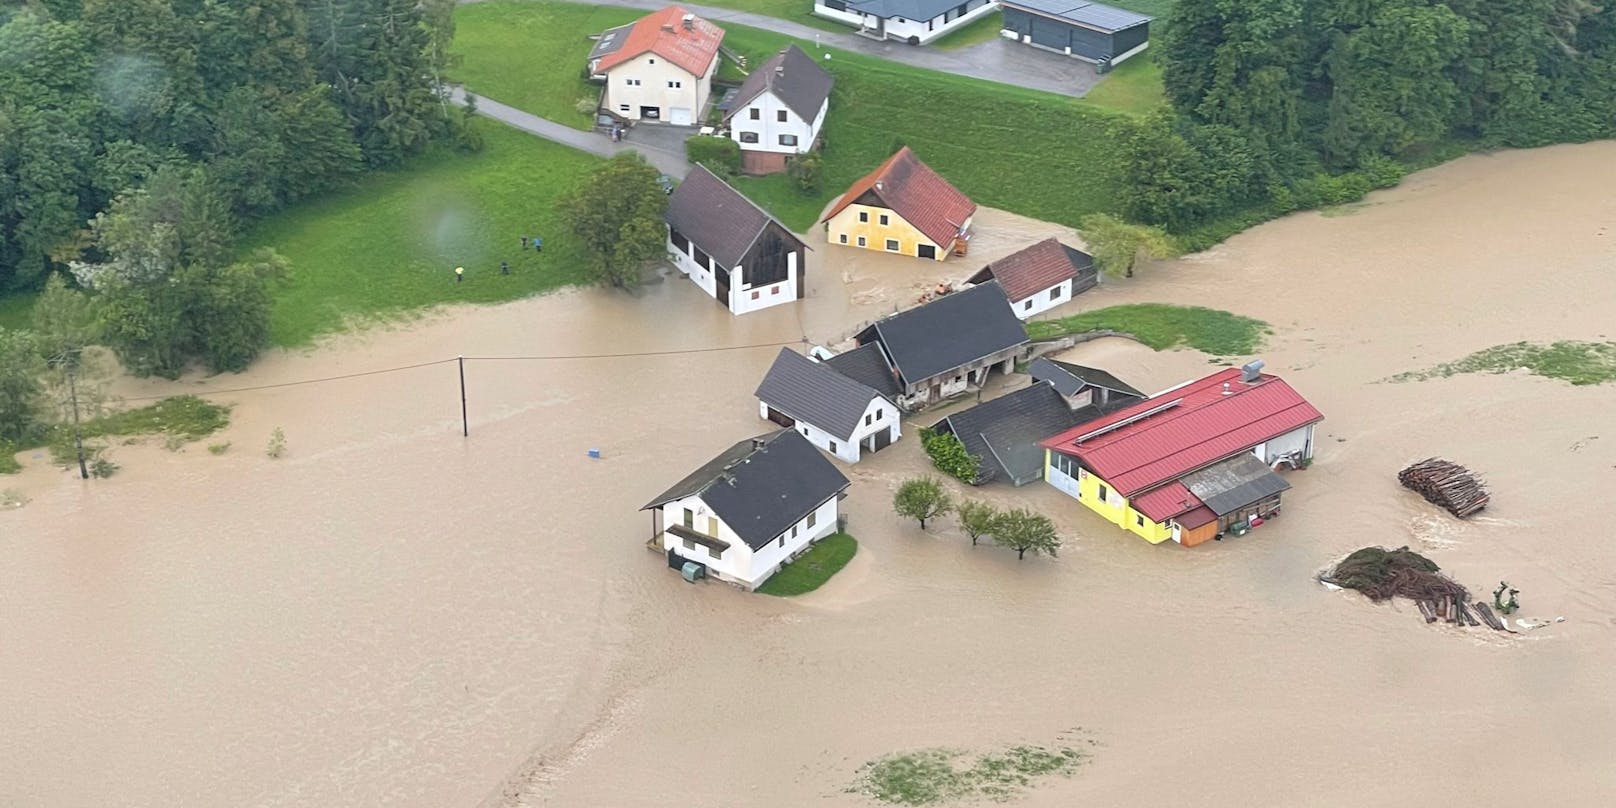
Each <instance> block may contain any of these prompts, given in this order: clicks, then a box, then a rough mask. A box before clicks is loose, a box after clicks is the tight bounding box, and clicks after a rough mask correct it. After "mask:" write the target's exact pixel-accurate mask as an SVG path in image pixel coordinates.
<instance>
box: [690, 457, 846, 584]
mask: <svg viewBox="0 0 1616 808" xmlns="http://www.w3.org/2000/svg"><path fill="white" fill-rule="evenodd" d="M720 484H721V483H720ZM837 506H838V502H837V498H836V497H831V498H830V499H829V500H828V501H826V502H825V503H823V504H821V505H820V506H819V507H818V508H816V509H814V511H813V512H812V513H811V514H809V515H808V516H805V517H803V518H802V519H801V520H800V521H798V522H797V524H795V525H793V526H792V527H790V528H787V529H786V531H785V532H784V533H782V534H780V536H778V537H776V538H775V539H774V540H772V541H770V542H769V543H768V545H767V546H765V547H763V548H761V549H759V550H756V551H754V550H753V549H752V548H751V547H749V546H747V544H746V542H745V541H744V540H742V539H741V537H739V536H737V535H735V531H733V530H730V528H729V525H727V524H724V521H723V520H722V519H717V517H716V516H715V515H714V514H713V513H712V509H710V508H708V507H707V504H706V503H705V502H703V501H702V499H701V496H700V495H697V496H692V497H686V498H684V499H680V500H675V501H673V502H669V503H667V504H665V505H663V506H662V519H663V522H662V524H663V525H664V526H672V525H683V524H684V518H685V513H686V512H687V511H688V512H690V513H691V515H692V521H693V523H694V525H695V527H694V529H695V530H696V531H697V532H700V533H708V534H709V535H715V537H716V538H719V539H722V540H724V541H726V542H729V545H730V546H729V549H727V550H724V551H723V554H722V555H721V556H719V557H717V558H715V557H713V554H712V552H711V551H710V550H709V549H708V548H707V547H706V546H704V545H701V544H696V543H692V545H693V547H687V546H685V540H684V539H681V538H679V537H678V536H675V535H673V534H671V533H667V532H664V533H663V534H662V549H663V551H664V552H666V551H667V550H672V551H674V552H675V553H676V554H678V555H679V556H680V557H682V558H685V559H687V560H690V561H695V562H699V563H701V564H704V565H706V567H707V572H708V574H709V575H712V576H713V577H715V578H718V579H720V580H724V581H728V582H730V583H735V584H740V585H741V586H744V587H746V588H747V589H756V588H757V586H758V585H759V584H761V583H763V582H764V581H766V580H768V578H769V576H771V575H773V574H774V573H775V572H776V571H777V570H778V569H779V568H780V565H781V563H783V562H784V561H786V560H787V559H789V558H793V557H795V556H796V555H798V554H799V553H801V552H802V551H804V550H806V549H807V548H808V546H809V545H810V544H812V543H813V542H816V541H818V540H820V539H822V538H824V537H826V536H829V535H830V534H832V533H835V532H836V518H837V515H838V511H837ZM709 517H711V518H713V519H717V523H716V527H717V531H716V532H715V531H711V530H710V528H711V527H712V526H713V523H711V522H709ZM809 522H812V523H813V524H811V525H810V524H809Z"/></svg>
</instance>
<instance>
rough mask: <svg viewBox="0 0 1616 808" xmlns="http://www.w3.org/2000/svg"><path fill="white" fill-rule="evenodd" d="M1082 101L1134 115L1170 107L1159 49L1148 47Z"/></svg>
mask: <svg viewBox="0 0 1616 808" xmlns="http://www.w3.org/2000/svg"><path fill="white" fill-rule="evenodd" d="M1083 103H1085V104H1092V105H1094V106H1096V107H1100V108H1101V109H1112V110H1116V111H1118V112H1127V113H1131V114H1134V115H1145V114H1148V113H1151V112H1155V111H1156V110H1158V109H1162V108H1164V107H1166V106H1167V96H1166V94H1165V93H1163V92H1162V75H1161V65H1159V64H1157V63H1156V51H1153V50H1147V51H1145V52H1144V53H1141V54H1139V55H1137V56H1135V57H1133V58H1132V59H1129V60H1128V61H1126V62H1123V63H1122V66H1121V67H1119V68H1117V69H1115V70H1113V71H1111V72H1110V73H1107V74H1106V76H1105V79H1104V80H1103V81H1101V82H1100V83H1099V84H1096V85H1094V89H1092V90H1089V92H1088V95H1085V96H1083Z"/></svg>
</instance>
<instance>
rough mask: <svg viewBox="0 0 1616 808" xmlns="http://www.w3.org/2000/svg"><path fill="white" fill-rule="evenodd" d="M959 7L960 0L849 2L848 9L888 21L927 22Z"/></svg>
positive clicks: (866, 0) (874, 0)
mask: <svg viewBox="0 0 1616 808" xmlns="http://www.w3.org/2000/svg"><path fill="white" fill-rule="evenodd" d="M958 5H960V0H848V3H847V8H848V10H850V11H856V12H859V13H861V14H874V15H875V16H877V17H880V18H882V19H886V20H890V19H892V18H894V17H902V18H903V19H906V20H914V21H915V22H925V21H927V20H930V19H932V18H933V17H941V16H942V15H943V14H944V12H947V11H948V10H949V9H951V8H954V7H956V6H958Z"/></svg>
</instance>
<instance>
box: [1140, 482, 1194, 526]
mask: <svg viewBox="0 0 1616 808" xmlns="http://www.w3.org/2000/svg"><path fill="white" fill-rule="evenodd" d="M1128 504H1129V505H1131V506H1133V509H1134V510H1136V511H1138V512H1140V513H1142V514H1144V515H1145V516H1147V517H1149V518H1150V520H1151V521H1152V522H1165V521H1167V520H1168V519H1171V518H1173V517H1175V516H1179V515H1181V514H1185V513H1189V512H1190V511H1193V510H1195V509H1196V508H1201V507H1205V506H1204V505H1202V504H1201V500H1199V499H1196V497H1195V494H1194V493H1192V492H1191V491H1190V489H1189V488H1188V487H1187V486H1185V485H1184V484H1183V483H1181V482H1179V481H1177V480H1174V481H1172V482H1170V483H1168V484H1166V485H1163V486H1159V487H1156V488H1152V489H1151V490H1149V491H1147V492H1145V493H1143V494H1140V495H1139V496H1136V497H1134V498H1133V499H1131V500H1129V501H1128ZM1180 524H1182V523H1180Z"/></svg>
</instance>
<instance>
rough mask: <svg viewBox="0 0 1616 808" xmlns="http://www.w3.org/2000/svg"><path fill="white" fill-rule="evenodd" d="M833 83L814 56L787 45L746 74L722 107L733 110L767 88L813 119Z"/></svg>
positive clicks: (792, 107) (787, 103)
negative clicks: (744, 79) (737, 89)
mask: <svg viewBox="0 0 1616 808" xmlns="http://www.w3.org/2000/svg"><path fill="white" fill-rule="evenodd" d="M835 84H836V79H834V78H832V77H831V75H830V74H829V73H827V72H825V69H824V68H822V67H820V66H819V65H817V64H815V63H814V57H812V56H809V55H808V54H806V53H803V52H802V49H801V48H799V47H797V46H796V45H787V46H786V48H785V50H782V51H780V52H779V53H776V54H775V55H773V56H771V57H769V59H768V61H766V62H764V63H763V64H760V65H758V66H757V69H756V70H753V71H752V73H751V74H750V75H748V76H747V77H746V81H744V82H741V89H740V92H739V93H737V94H736V96H735V98H734V99H733V100H732V99H731V98H730V97H729V96H728V95H725V96H724V101H725V102H727V103H728V104H729V106H726V107H723V109H724V110H725V111H726V112H733V111H734V110H735V109H737V108H739V107H742V106H745V105H746V104H749V103H751V101H752V99H754V98H757V97H758V96H759V95H761V94H763V92H764V91H765V90H767V91H769V92H771V93H773V94H774V97H775V98H778V99H780V101H781V103H784V104H785V105H786V106H787V107H788V108H790V110H791V111H792V112H795V113H797V117H799V118H801V119H803V120H804V121H806V122H808V123H813V122H814V117H815V116H817V115H819V108H820V107H821V106H824V104H825V99H827V98H830V88H831V87H832V86H834V85H835ZM726 117H727V116H726Z"/></svg>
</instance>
